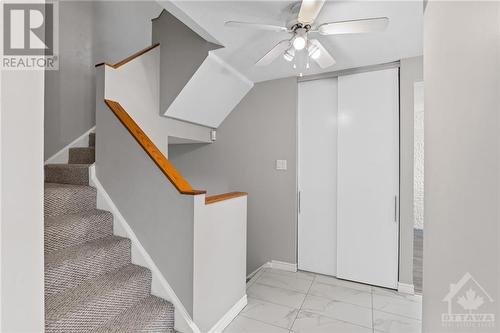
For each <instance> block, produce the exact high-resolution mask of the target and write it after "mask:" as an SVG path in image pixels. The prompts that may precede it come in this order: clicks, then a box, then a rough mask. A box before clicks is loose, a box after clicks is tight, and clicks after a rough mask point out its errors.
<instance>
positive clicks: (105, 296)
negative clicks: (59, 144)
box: [44, 134, 174, 332]
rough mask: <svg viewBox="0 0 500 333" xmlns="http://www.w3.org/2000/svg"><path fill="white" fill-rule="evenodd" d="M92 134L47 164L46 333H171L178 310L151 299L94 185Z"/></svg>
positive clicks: (144, 272) (147, 282)
mask: <svg viewBox="0 0 500 333" xmlns="http://www.w3.org/2000/svg"><path fill="white" fill-rule="evenodd" d="M94 161H95V135H94V134H90V137H89V147H85V148H70V150H69V160H68V164H48V165H46V166H45V199H44V200H45V206H44V215H45V231H44V232H45V331H46V332H174V307H173V305H172V304H170V303H169V302H167V301H165V300H163V299H161V298H158V297H155V296H153V295H151V294H150V291H151V272H150V270H149V269H146V268H144V267H141V266H137V265H134V264H132V263H131V243H130V240H129V239H127V238H123V237H117V236H114V235H113V215H112V214H111V213H110V212H107V211H103V210H99V209H97V207H96V204H97V192H96V189H95V188H93V187H91V186H89V167H90V165H91V164H93V163H94Z"/></svg>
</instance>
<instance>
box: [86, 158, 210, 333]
mask: <svg viewBox="0 0 500 333" xmlns="http://www.w3.org/2000/svg"><path fill="white" fill-rule="evenodd" d="M89 183H90V186H93V187H95V188H96V189H97V208H98V209H102V210H106V211H109V212H111V213H112V214H113V217H114V218H113V234H114V235H116V236H121V237H125V238H128V239H130V241H131V244H132V246H131V251H132V263H133V264H135V265H139V266H143V267H146V268H148V269H149V270H151V273H152V282H151V294H152V295H154V296H158V297H161V298H164V299H166V300H167V301H169V302H171V303H172V304H173V305H174V307H175V311H174V315H175V320H174V323H175V330H176V331H178V332H183V333H201V331H200V329H199V328H198V326H197V325H196V323H195V322H194V321H193V319H192V318H191V316H190V315H189V313H188V311H187V310H186V308H185V307H184V305H183V304H182V302H181V301H180V299H179V298H178V297H177V295H176V294H175V292H174V290H173V289H172V287H171V286H170V284H169V283H168V281H167V280H166V279H165V277H164V276H163V274H162V273H161V271H160V270H159V268H158V267H157V266H156V264H155V263H154V261H153V259H152V258H151V256H150V255H149V254H148V252H147V251H146V249H145V248H144V247H143V246H142V244H141V242H140V241H139V239H138V238H137V236H136V235H135V233H134V231H133V230H132V228H131V227H130V225H129V224H128V223H127V221H126V220H125V218H124V217H123V215H122V214H121V213H120V211H119V210H118V207H116V205H115V204H114V202H113V200H112V199H111V197H110V196H109V194H108V193H107V192H106V190H105V189H104V187H103V186H102V184H101V183H100V181H99V179H98V178H97V175H96V170H95V164H93V165H92V166H91V167H90V168H89Z"/></svg>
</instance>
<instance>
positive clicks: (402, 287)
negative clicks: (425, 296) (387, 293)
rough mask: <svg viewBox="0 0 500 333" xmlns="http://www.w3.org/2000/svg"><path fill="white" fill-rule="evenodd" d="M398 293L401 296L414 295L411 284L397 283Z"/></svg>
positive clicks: (413, 288)
mask: <svg viewBox="0 0 500 333" xmlns="http://www.w3.org/2000/svg"><path fill="white" fill-rule="evenodd" d="M398 292H400V293H403V294H410V295H414V294H415V287H414V285H413V284H409V283H402V282H398Z"/></svg>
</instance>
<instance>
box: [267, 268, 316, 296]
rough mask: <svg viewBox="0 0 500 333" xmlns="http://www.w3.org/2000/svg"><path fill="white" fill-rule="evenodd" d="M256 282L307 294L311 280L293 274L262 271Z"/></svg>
mask: <svg viewBox="0 0 500 333" xmlns="http://www.w3.org/2000/svg"><path fill="white" fill-rule="evenodd" d="M257 282H258V283H260V284H266V285H268V286H273V287H278V288H284V289H290V290H294V291H298V292H300V293H303V294H307V292H308V291H309V288H310V287H311V284H312V280H306V279H303V278H300V277H298V276H293V275H280V274H273V273H270V272H264V273H262V275H261V276H260V277H259V279H258V280H257Z"/></svg>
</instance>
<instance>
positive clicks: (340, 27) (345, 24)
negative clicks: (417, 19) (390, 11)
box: [318, 17, 389, 35]
mask: <svg viewBox="0 0 500 333" xmlns="http://www.w3.org/2000/svg"><path fill="white" fill-rule="evenodd" d="M388 24H389V18H387V17H375V18H368V19H361V20H351V21H341V22H331V23H324V24H322V25H320V26H319V27H318V32H319V33H320V34H322V35H342V34H357V33H363V32H377V31H384V30H385V28H387V25H388Z"/></svg>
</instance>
